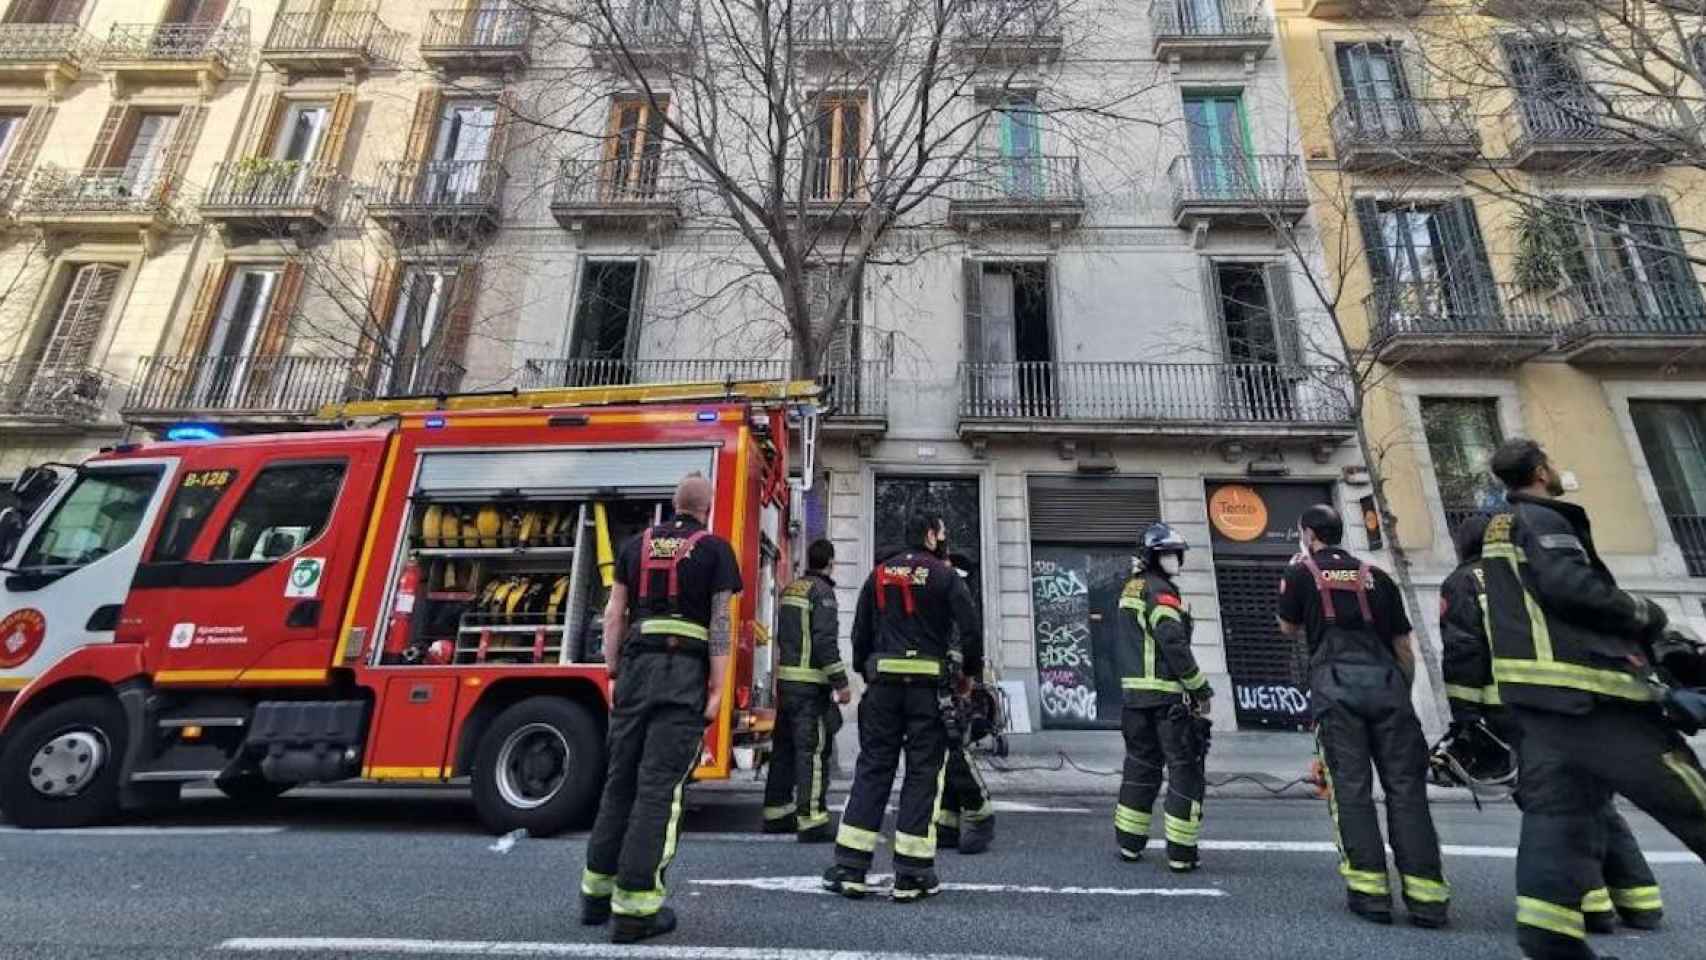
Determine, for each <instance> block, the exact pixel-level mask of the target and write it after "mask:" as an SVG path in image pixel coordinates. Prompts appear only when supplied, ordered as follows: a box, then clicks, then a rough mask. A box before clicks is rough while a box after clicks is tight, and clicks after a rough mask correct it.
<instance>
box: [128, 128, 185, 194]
mask: <svg viewBox="0 0 1706 960" xmlns="http://www.w3.org/2000/svg"><path fill="white" fill-rule="evenodd" d="M177 122H178V115H177V114H176V113H141V114H137V115H136V117H135V118H134V119H133V121H132V123H131V124H130V128H129V139H128V140H127V141H123V142H120V143H119V144H117V145H116V146H115V148H114V153H113V159H112V165H113V166H114V167H119V168H122V169H123V170H124V184H125V186H126V187H128V188H129V190H130V191H131V193H132V194H141V193H146V192H148V190H150V189H151V188H152V187H153V185H154V181H155V178H157V177H159V176H160V175H161V174H162V173H164V172H165V169H166V163H167V154H168V152H169V148H170V146H171V143H172V133H173V131H174V129H175V128H176V126H177Z"/></svg>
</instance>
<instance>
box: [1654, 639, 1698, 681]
mask: <svg viewBox="0 0 1706 960" xmlns="http://www.w3.org/2000/svg"><path fill="white" fill-rule="evenodd" d="M1653 657H1654V659H1656V660H1658V662H1659V666H1660V667H1661V668H1662V669H1663V670H1664V672H1665V674H1666V675H1668V676H1669V678H1670V679H1671V681H1672V682H1674V683H1677V684H1679V685H1681V686H1684V687H1706V645H1702V644H1701V642H1700V640H1699V639H1698V638H1697V637H1695V636H1694V634H1693V633H1692V632H1691V631H1690V630H1689V629H1688V628H1687V627H1684V626H1682V625H1680V624H1671V625H1670V626H1668V627H1666V628H1665V629H1664V631H1663V632H1662V633H1660V634H1659V638H1658V639H1657V640H1654V641H1653Z"/></svg>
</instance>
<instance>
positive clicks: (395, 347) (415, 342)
mask: <svg viewBox="0 0 1706 960" xmlns="http://www.w3.org/2000/svg"><path fill="white" fill-rule="evenodd" d="M455 282H456V270H455V268H441V267H423V266H411V267H409V268H407V269H406V270H405V272H404V274H403V282H402V286H401V287H400V288H399V290H398V295H397V308H396V310H395V311H394V312H393V313H392V315H391V326H390V329H389V330H387V331H386V336H385V355H384V356H383V357H381V358H380V362H379V378H378V383H379V384H380V389H381V390H382V391H383V392H384V394H385V395H387V396H411V395H414V394H419V393H432V392H435V390H434V387H435V385H436V384H437V383H438V382H439V381H438V377H437V376H436V374H437V373H438V372H439V371H438V368H439V366H440V365H441V364H442V363H443V362H444V361H446V360H447V359H449V358H448V357H446V356H444V353H445V351H444V349H443V344H442V343H440V340H441V338H442V334H443V327H444V322H443V321H444V318H445V315H446V313H447V312H448V310H449V305H450V297H451V293H452V287H453V286H454V285H455Z"/></svg>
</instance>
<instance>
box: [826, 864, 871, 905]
mask: <svg viewBox="0 0 1706 960" xmlns="http://www.w3.org/2000/svg"><path fill="white" fill-rule="evenodd" d="M823 888H824V889H825V890H828V891H829V892H831V893H839V894H841V895H842V896H844V897H846V898H847V899H849V900H862V899H864V897H865V893H866V890H867V888H866V886H865V871H863V870H855V869H853V868H852V867H844V866H842V865H840V864H836V865H835V866H833V867H830V868H829V869H828V870H825V871H824V872H823Z"/></svg>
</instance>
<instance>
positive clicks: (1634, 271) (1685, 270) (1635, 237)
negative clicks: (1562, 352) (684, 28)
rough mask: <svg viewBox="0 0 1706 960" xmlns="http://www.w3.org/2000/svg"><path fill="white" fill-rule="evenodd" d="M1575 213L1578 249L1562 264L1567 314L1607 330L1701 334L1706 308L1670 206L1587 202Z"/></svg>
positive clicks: (1657, 201)
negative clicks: (1566, 286)
mask: <svg viewBox="0 0 1706 960" xmlns="http://www.w3.org/2000/svg"><path fill="white" fill-rule="evenodd" d="M1573 212H1574V214H1575V216H1572V217H1571V218H1570V219H1574V220H1577V221H1579V222H1578V223H1576V224H1575V225H1574V232H1575V235H1576V239H1577V243H1576V244H1575V246H1574V247H1573V248H1572V249H1570V250H1569V251H1568V252H1567V253H1566V255H1565V258H1564V273H1565V276H1566V278H1567V279H1568V281H1569V283H1570V285H1571V286H1572V287H1573V288H1574V290H1573V291H1572V292H1570V300H1569V303H1568V306H1569V308H1570V309H1571V311H1572V312H1579V313H1581V314H1583V315H1584V316H1586V317H1591V318H1592V319H1593V320H1594V321H1595V322H1597V323H1598V324H1599V325H1601V326H1602V327H1605V328H1607V329H1611V330H1616V329H1618V328H1620V327H1621V328H1627V329H1631V330H1633V329H1641V330H1654V329H1656V330H1660V331H1669V332H1692V331H1698V330H1700V329H1703V328H1706V303H1703V302H1702V298H1701V294H1700V287H1699V284H1698V283H1697V282H1696V281H1695V279H1694V271H1693V268H1692V267H1691V266H1690V265H1689V262H1688V259H1687V254H1686V252H1685V250H1684V247H1683V244H1682V239H1681V236H1680V235H1679V234H1678V232H1677V230H1676V227H1675V226H1674V221H1673V220H1672V219H1671V213H1670V205H1669V204H1668V203H1666V202H1665V201H1664V200H1663V199H1662V198H1659V197H1646V198H1640V199H1630V200H1589V201H1584V202H1582V203H1581V205H1580V207H1579V208H1577V209H1576V210H1575V211H1573Z"/></svg>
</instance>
